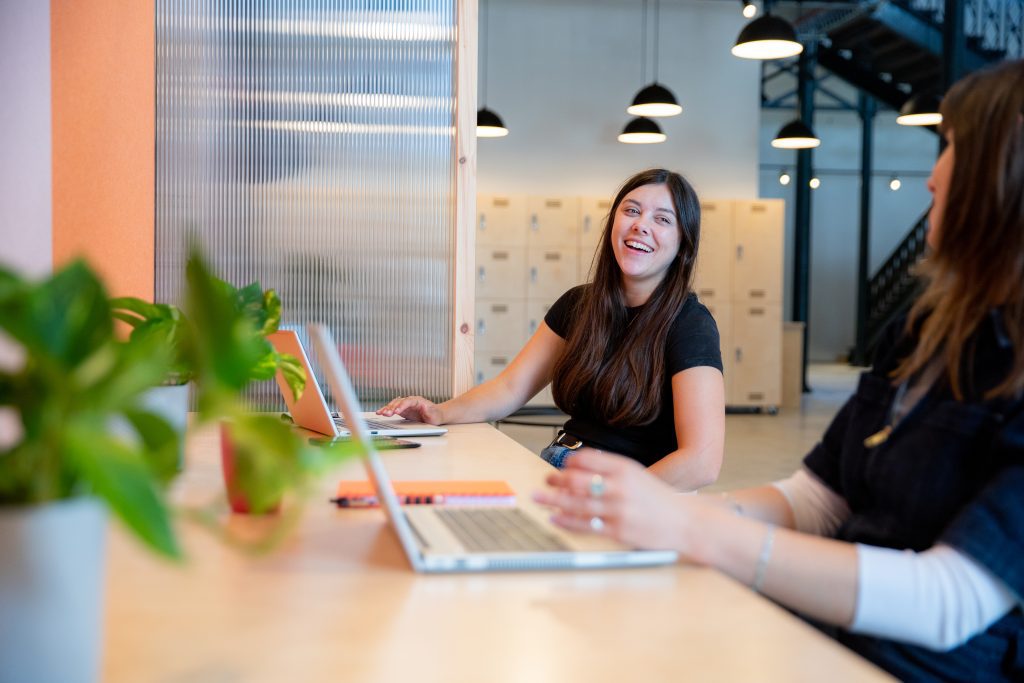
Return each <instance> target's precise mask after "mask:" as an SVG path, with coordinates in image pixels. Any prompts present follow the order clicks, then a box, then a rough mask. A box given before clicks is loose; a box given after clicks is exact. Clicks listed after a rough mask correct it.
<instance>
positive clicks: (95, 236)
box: [50, 0, 156, 299]
mask: <svg viewBox="0 0 1024 683" xmlns="http://www.w3.org/2000/svg"><path fill="white" fill-rule="evenodd" d="M50 10H51V14H50V21H51V25H50V31H51V43H50V46H51V47H50V50H51V70H52V71H51V87H52V88H53V93H52V102H53V104H52V107H53V263H54V267H55V268H56V267H59V266H60V264H62V263H64V262H66V261H67V260H69V259H71V258H74V257H76V256H84V257H85V258H86V259H88V260H89V262H90V263H92V264H93V266H94V267H95V268H96V269H97V270H98V271H99V272H100V274H101V276H102V277H103V278H104V280H105V281H106V283H107V287H108V288H109V290H110V292H111V294H114V295H118V296H121V295H132V296H140V297H144V298H147V299H152V297H153V241H154V239H153V215H154V187H155V184H154V183H155V178H154V165H155V159H156V156H155V140H156V105H155V94H156V89H155V75H154V71H155V54H156V53H155V10H154V0H131V2H124V0H88V1H87V2H82V1H81V0H52V1H51V3H50Z"/></svg>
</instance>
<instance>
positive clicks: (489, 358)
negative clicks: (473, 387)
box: [473, 349, 519, 384]
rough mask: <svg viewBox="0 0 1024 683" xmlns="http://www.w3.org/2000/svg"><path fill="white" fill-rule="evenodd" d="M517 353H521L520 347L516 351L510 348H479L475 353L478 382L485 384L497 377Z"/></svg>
mask: <svg viewBox="0 0 1024 683" xmlns="http://www.w3.org/2000/svg"><path fill="white" fill-rule="evenodd" d="M517 353H519V349H516V350H515V351H510V350H508V349H505V350H503V351H483V350H480V349H477V350H476V351H475V352H474V354H473V355H474V357H475V359H476V373H475V374H476V383H477V384H483V383H484V382H486V381H488V380H491V379H494V378H495V377H497V376H498V375H499V374H500V373H501V371H502V370H504V369H505V368H506V367H507V366H508V364H509V363H511V362H512V359H513V358H515V357H516V354H517Z"/></svg>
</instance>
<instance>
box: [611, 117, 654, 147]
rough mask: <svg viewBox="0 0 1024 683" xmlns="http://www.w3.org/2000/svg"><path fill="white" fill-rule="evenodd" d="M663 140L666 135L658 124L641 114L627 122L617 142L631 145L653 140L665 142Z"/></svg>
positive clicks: (652, 141)
mask: <svg viewBox="0 0 1024 683" xmlns="http://www.w3.org/2000/svg"><path fill="white" fill-rule="evenodd" d="M665 140H666V135H665V134H664V133H662V132H661V128H659V127H658V124H656V123H655V122H654V121H651V120H650V119H645V118H644V117H642V116H640V117H637V118H635V119H633V120H632V121H630V122H629V123H627V124H626V127H625V128H623V129H622V132H621V133H620V134H619V142H625V143H627V144H631V145H645V144H647V145H649V144H652V143H655V142H665Z"/></svg>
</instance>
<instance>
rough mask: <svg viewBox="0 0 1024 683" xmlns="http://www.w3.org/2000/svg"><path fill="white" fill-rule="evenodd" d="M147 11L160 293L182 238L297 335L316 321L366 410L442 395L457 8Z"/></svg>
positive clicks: (273, 4)
mask: <svg viewBox="0 0 1024 683" xmlns="http://www.w3.org/2000/svg"><path fill="white" fill-rule="evenodd" d="M156 10H157V26H156V48H157V78H156V81H157V96H156V97H157V101H156V111H157V141H156V144H157V150H156V151H157V154H156V157H157V169H156V182H157V188H156V193H157V194H156V211H157V215H156V296H157V299H158V300H161V301H176V300H177V299H178V296H179V293H180V289H181V285H182V282H183V275H184V268H185V258H186V248H187V244H188V240H189V235H190V234H194V235H195V236H197V237H198V240H199V242H200V244H201V245H202V247H203V249H204V251H205V253H206V255H207V257H208V258H209V259H210V261H211V262H212V264H213V265H214V267H215V268H216V270H217V272H218V274H219V275H220V276H221V277H223V278H224V279H226V280H228V281H230V282H232V283H234V284H237V285H242V284H245V283H248V282H251V281H253V280H258V281H259V282H260V283H261V284H262V285H263V286H264V287H273V288H275V289H277V291H278V292H279V293H280V295H281V298H282V300H283V301H284V322H285V324H286V326H289V327H294V328H295V329H298V330H300V333H301V334H302V337H303V340H304V343H305V342H307V338H306V335H305V329H304V326H305V323H307V322H309V321H318V322H323V323H326V324H327V325H329V326H330V328H331V330H332V331H333V333H334V336H335V339H336V341H337V342H338V345H339V347H340V349H341V352H342V357H343V358H344V360H345V361H346V363H347V365H348V367H349V371H350V373H351V374H352V376H353V380H354V382H355V384H356V386H357V389H358V391H359V392H360V398H361V399H362V400H363V401H364V406H365V407H366V408H367V409H369V408H372V407H375V406H377V405H379V404H380V403H382V402H384V401H386V400H388V399H389V398H391V397H392V396H395V395H399V394H410V393H419V394H423V395H427V396H432V397H435V398H442V397H447V396H449V395H450V393H451V386H452V378H451V374H452V373H451V365H452V358H451V356H452V338H451V337H452V316H453V286H452V282H453V274H452V273H453V254H454V248H455V246H454V245H455V166H456V160H455V158H454V154H455V152H454V133H455V118H454V117H455V92H454V83H455V78H454V73H455V71H454V68H455V54H456V42H455V39H456V31H455V21H456V15H455V2H454V0H305V1H302V0H295V1H293V0H277V1H273V0H263V1H259V0H240V1H236V2H223V1H222V2H215V1H211V0H157V2H156ZM307 351H309V352H310V353H312V351H311V349H310V348H309V345H308V343H307ZM320 379H321V386H324V382H323V381H322V380H323V377H322V376H321V378H320ZM268 384H269V383H268ZM324 388H325V390H326V387H324ZM257 393H258V395H257V396H256V397H255V398H256V400H257V402H258V404H259V405H261V406H263V407H275V406H277V405H279V404H278V397H277V392H276V388H275V387H273V386H265V387H262V388H261V389H260V391H259V392H257Z"/></svg>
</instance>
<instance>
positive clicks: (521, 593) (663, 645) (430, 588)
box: [103, 425, 886, 683]
mask: <svg viewBox="0 0 1024 683" xmlns="http://www.w3.org/2000/svg"><path fill="white" fill-rule="evenodd" d="M421 441H422V443H423V444H424V445H423V447H422V448H418V449H410V450H400V451H392V452H388V453H386V454H385V455H384V457H385V458H386V463H387V465H388V468H389V471H390V473H391V475H392V476H393V477H394V478H396V479H403V478H404V479H416V478H422V479H495V478H501V479H506V480H508V481H509V482H510V483H511V485H512V486H513V488H515V489H516V491H517V493H518V494H519V499H520V501H521V502H523V503H527V502H528V499H529V494H530V492H531V491H533V490H535V489H536V488H538V487H539V486H540V485H541V482H542V480H543V477H544V475H545V473H546V472H547V471H548V465H546V464H545V463H543V462H542V461H541V460H540V459H539V458H537V457H536V456H535V455H534V454H532V453H530V452H529V451H527V450H525V449H524V448H522V447H521V446H519V445H518V444H516V443H515V442H514V441H512V440H511V439H509V438H508V437H506V436H504V435H503V434H501V433H500V432H498V431H497V430H495V429H494V428H492V427H491V426H489V425H459V426H454V427H453V428H452V429H451V431H450V432H449V434H447V435H446V436H444V437H439V438H437V437H435V438H426V439H422V440H421ZM187 460H188V465H187V467H186V471H185V473H184V474H183V475H182V476H181V477H180V478H179V480H178V482H177V484H176V491H175V495H176V496H177V497H178V499H179V500H189V499H191V500H207V499H208V497H209V496H211V495H213V494H214V493H215V492H217V491H220V490H222V487H223V484H222V482H221V478H220V470H219V460H218V440H217V434H216V432H215V431H212V430H203V431H200V432H198V433H194V434H191V435H190V438H189V441H188V444H187ZM338 478H363V473H362V467H361V465H360V464H359V463H356V462H352V463H349V464H348V465H346V466H345V467H343V468H342V469H341V470H340V471H339V473H338V476H337V477H329V478H328V480H327V481H324V482H323V490H324V493H323V500H324V501H326V499H327V497H328V496H329V494H330V491H331V490H332V489H333V486H334V484H335V482H336V480H337V479H338ZM231 523H232V524H236V525H238V526H239V527H240V528H242V529H243V530H244V528H245V527H246V526H248V525H258V524H261V523H262V522H261V521H260V520H258V519H253V518H244V517H238V518H235V519H233V520H232V522H231ZM181 526H182V528H181V530H182V536H183V541H184V545H185V548H186V552H187V553H188V561H187V563H185V564H184V565H181V566H178V565H172V564H168V563H167V562H164V561H162V560H160V559H157V558H155V557H153V556H152V555H151V554H149V553H148V552H147V551H146V550H144V549H142V548H141V547H140V546H139V545H138V544H137V543H136V542H135V541H134V540H132V539H129V538H127V537H126V535H125V534H124V533H123V532H122V531H120V530H119V529H116V528H115V529H114V531H113V532H112V534H111V538H110V549H109V553H108V558H109V565H108V578H107V595H106V608H107V609H106V623H105V634H104V635H105V638H104V663H103V680H104V681H111V682H114V683H120V682H128V681H131V682H133V683H134V682H137V681H147V682H150V683H164V682H167V683H170V682H174V683H179V682H181V683H184V682H185V681H188V682H211V683H212V682H214V681H216V682H223V683H243V682H244V683H249V682H263V681H267V682H271V681H273V682H280V681H303V682H306V681H330V682H340V681H358V682H375V681H402V682H406V681H417V682H424V681H444V682H446V683H449V682H461V681H488V682H503V681H509V682H512V681H515V682H525V681H529V682H531V683H533V682H541V683H543V682H546V681H552V682H558V683H569V682H575V681H616V682H618V683H626V682H632V681H667V680H710V681H810V680H822V679H825V678H827V679H828V680H829V681H831V682H837V681H847V680H850V681H853V680H856V681H864V680H883V679H885V678H886V676H885V674H884V673H883V672H881V671H880V670H878V669H876V668H874V667H873V666H872V665H870V664H869V663H867V662H866V661H864V660H862V659H860V658H859V657H857V656H855V655H853V654H851V653H850V652H848V651H847V650H845V649H844V648H843V647H841V646H839V645H837V644H835V643H834V642H832V641H831V640H829V639H828V638H826V637H825V636H823V635H821V634H819V633H818V632H817V631H815V630H814V629H812V628H810V627H809V626H807V625H805V624H804V623H803V622H801V621H800V620H798V619H796V618H794V617H792V616H791V615H789V614H788V613H786V612H785V611H783V610H782V609H780V608H779V607H777V606H775V605H774V604H772V603H770V602H769V601H767V600H764V599H762V598H761V597H759V596H757V595H755V594H754V593H752V592H751V591H749V590H748V589H747V588H745V587H742V586H740V585H738V584H736V583H734V582H733V581H732V580H730V579H728V578H726V577H724V576H722V575H720V574H718V573H716V572H714V571H710V570H707V569H702V568H697V567H691V566H685V565H679V566H676V567H662V568H655V569H639V570H638V569H623V570H604V571H569V572H539V573H520V574H514V573H508V574H486V575H485V574H462V575H435V576H418V575H416V574H414V573H413V572H412V570H411V569H410V568H409V565H408V563H407V562H406V559H405V556H404V554H403V553H402V551H401V548H400V547H399V544H398V541H397V539H396V538H395V537H394V536H393V534H392V533H391V531H390V529H389V528H388V527H387V525H386V523H385V521H384V515H383V513H382V512H381V511H380V510H379V509H365V510H351V509H348V510H341V509H336V508H335V507H333V506H332V505H329V504H327V503H326V502H324V503H322V504H320V503H319V502H318V501H312V502H311V503H310V504H309V506H308V509H307V511H306V515H305V517H304V519H303V521H302V523H301V525H300V527H299V529H298V530H297V532H296V533H294V534H293V535H292V537H291V538H290V539H289V540H288V541H287V542H286V543H285V544H284V546H283V547H282V548H280V549H278V550H277V551H276V552H275V553H274V554H273V555H270V556H267V557H260V558H253V557H250V556H246V555H243V554H240V553H238V552H236V551H234V550H232V549H230V548H228V547H225V546H224V545H223V544H222V543H221V542H219V541H217V540H215V539H213V538H212V537H211V536H210V535H209V534H208V533H207V532H205V531H203V530H201V529H198V528H196V527H194V526H193V525H189V524H183V525H181Z"/></svg>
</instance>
